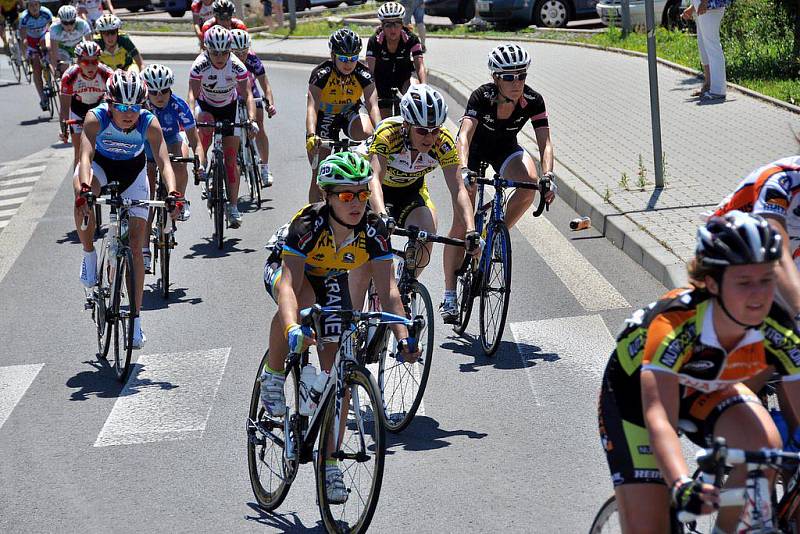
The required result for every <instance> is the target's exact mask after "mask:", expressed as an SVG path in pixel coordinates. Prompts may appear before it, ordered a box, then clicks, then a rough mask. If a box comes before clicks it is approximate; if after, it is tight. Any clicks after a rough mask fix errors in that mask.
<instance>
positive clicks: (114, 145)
mask: <svg viewBox="0 0 800 534" xmlns="http://www.w3.org/2000/svg"><path fill="white" fill-rule="evenodd" d="M89 113H94V115H95V116H96V117H97V120H98V122H100V131H99V132H98V133H97V139H96V140H95V150H96V151H97V153H98V154H101V155H103V156H105V157H107V158H109V159H115V160H126V159H133V158H135V157H136V156H138V155H139V154H141V153H142V151H143V150H144V145H145V143H146V142H147V128H148V127H149V126H150V123H151V122H152V121H153V118H154V117H155V116H154V115H153V114H152V113H150V112H149V111H147V110H146V109H143V110H142V111H141V112H139V120H138V122H137V123H136V126H134V127H133V128H132V129H130V130H127V131H125V130H120V129H119V128H117V126H116V125H115V124H114V121H112V120H111V112H110V111H109V109H108V103H107V102H104V103H102V104H100V105H99V106H97V107H96V108H93V109H91V110H90V111H89Z"/></svg>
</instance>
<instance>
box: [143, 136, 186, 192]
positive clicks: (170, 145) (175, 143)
mask: <svg viewBox="0 0 800 534" xmlns="http://www.w3.org/2000/svg"><path fill="white" fill-rule="evenodd" d="M167 150H169V153H170V154H175V155H177V156H180V157H182V158H187V157H189V144H188V143H187V142H186V137H185V135H184V134H183V132H181V133H180V134H179V135H177V136H176V137H175V138H172V139H169V140H168V141H167ZM172 170H173V172H174V173H175V182H176V184H175V185H176V186H177V187H178V191H180V193H181V194H182V195H186V184H187V183H188V182H189V172H188V170H187V169H186V164H185V163H173V164H172ZM150 185H151V186H152V185H153V184H152V183H151V184H150ZM167 193H169V191H167Z"/></svg>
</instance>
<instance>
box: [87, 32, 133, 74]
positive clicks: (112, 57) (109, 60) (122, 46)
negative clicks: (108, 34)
mask: <svg viewBox="0 0 800 534" xmlns="http://www.w3.org/2000/svg"><path fill="white" fill-rule="evenodd" d="M94 42H96V43H97V44H99V45H100V50H101V52H100V63H105V64H106V65H108V66H109V67H111V69H112V70H117V69H124V70H128V69H129V68H130V67H131V65H134V64H135V62H134V61H135V60H134V58H135V57H136V56H137V55H139V51H138V50H137V49H136V46H135V45H134V44H133V41H131V38H130V37H128V36H127V35H124V34H120V35H119V37H117V48H116V50H114V52H113V53H112V52H109V51H108V50H106V45H105V41H103V38H102V37H100V38H97V39H95V41H94ZM136 70H138V67H137V69H136Z"/></svg>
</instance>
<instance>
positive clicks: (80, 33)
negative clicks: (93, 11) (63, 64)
mask: <svg viewBox="0 0 800 534" xmlns="http://www.w3.org/2000/svg"><path fill="white" fill-rule="evenodd" d="M91 34H92V28H91V27H90V26H89V23H88V22H86V21H85V20H83V19H82V18H78V19H76V20H75V24H74V25H73V27H72V29H71V30H67V29H66V28H65V27H64V25H63V24H62V23H61V22H60V21H59V22H57V23H55V24H53V25H52V26H51V27H50V42H51V43H52V44H53V45H55V46H57V47H58V50H59V55H62V56H63V55H64V54H66V57H68V58H73V57H75V46H76V45H77V44H78V43H80V42H81V41H83V38H84V36H86V35H91ZM62 52H63V54H62Z"/></svg>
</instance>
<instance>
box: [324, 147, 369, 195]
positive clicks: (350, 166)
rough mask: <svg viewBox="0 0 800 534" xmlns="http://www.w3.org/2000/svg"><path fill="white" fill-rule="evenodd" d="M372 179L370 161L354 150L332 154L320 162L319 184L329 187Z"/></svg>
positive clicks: (361, 183) (355, 183) (357, 183)
mask: <svg viewBox="0 0 800 534" xmlns="http://www.w3.org/2000/svg"><path fill="white" fill-rule="evenodd" d="M370 180H372V167H371V166H370V164H369V162H368V161H367V160H365V159H364V158H362V157H361V156H360V155H358V154H356V153H354V152H337V153H336V154H331V155H330V156H328V157H327V158H325V159H324V160H322V162H320V164H319V170H318V171H317V185H318V186H319V188H320V189H327V188H330V187H333V186H335V185H364V184H368V183H369V182H370Z"/></svg>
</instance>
